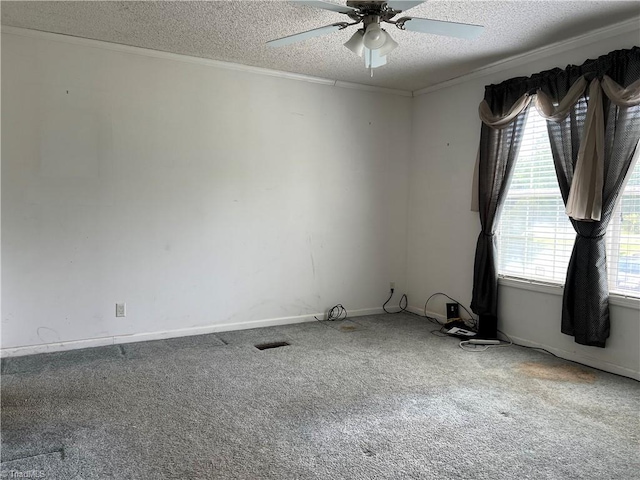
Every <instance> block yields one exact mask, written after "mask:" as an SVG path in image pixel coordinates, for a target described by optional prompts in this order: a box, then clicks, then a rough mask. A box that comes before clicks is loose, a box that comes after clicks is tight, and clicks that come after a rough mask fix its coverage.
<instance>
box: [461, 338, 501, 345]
mask: <svg viewBox="0 0 640 480" xmlns="http://www.w3.org/2000/svg"><path fill="white" fill-rule="evenodd" d="M469 343H470V344H472V345H500V340H483V339H481V338H472V339H470V340H469Z"/></svg>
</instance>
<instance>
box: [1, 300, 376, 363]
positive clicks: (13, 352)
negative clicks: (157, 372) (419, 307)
mask: <svg viewBox="0 0 640 480" xmlns="http://www.w3.org/2000/svg"><path fill="white" fill-rule="evenodd" d="M379 313H384V312H383V310H382V308H362V309H359V310H347V314H348V315H349V316H350V317H361V316H364V315H377V314H379ZM324 315H325V314H324V313H311V314H307V315H297V316H293V317H277V318H267V319H262V320H249V321H246V322H234V323H222V324H213V325H204V326H198V327H190V328H180V329H175V330H161V331H157V332H144V333H134V334H129V335H114V336H110V337H99V338H87V339H83V340H71V341H68V342H57V343H42V344H38V345H24V346H19V347H8V348H3V349H1V350H0V357H2V358H5V357H21V356H24V355H35V354H38V353H53V352H62V351H66V350H78V349H81V348H91V347H104V346H106V345H119V344H122V343H133V342H146V341H149V340H163V339H166V338H177V337H189V336H192V335H205V334H207V333H217V332H228V331H230V330H247V329H250V328H262V327H274V326H278V325H290V324H294V323H305V322H315V321H316V319H315V318H314V317H318V318H323V316H324Z"/></svg>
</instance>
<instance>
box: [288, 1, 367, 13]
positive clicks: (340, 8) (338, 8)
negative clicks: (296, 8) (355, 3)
mask: <svg viewBox="0 0 640 480" xmlns="http://www.w3.org/2000/svg"><path fill="white" fill-rule="evenodd" d="M290 1H291V3H295V4H297V5H307V6H309V7H316V8H322V9H323V10H331V11H332V12H338V13H352V12H356V11H357V10H356V9H355V8H351V7H347V6H346V5H338V4H337V3H329V2H322V1H320V0H290Z"/></svg>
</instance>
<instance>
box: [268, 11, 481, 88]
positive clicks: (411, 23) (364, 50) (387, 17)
mask: <svg viewBox="0 0 640 480" xmlns="http://www.w3.org/2000/svg"><path fill="white" fill-rule="evenodd" d="M291 3H294V4H299V5H308V6H310V7H316V8H322V9H324V10H331V11H332V12H338V13H343V14H345V15H347V16H348V17H349V18H350V19H351V20H353V22H338V23H332V24H331V25H327V26H324V27H320V28H314V29H313V30H308V31H306V32H300V33H296V34H294V35H289V36H288V37H283V38H278V39H276V40H271V41H269V42H267V45H268V46H270V47H283V46H285V45H291V44H292V43H297V42H302V41H303V40H307V39H309V38H313V37H319V36H321V35H326V34H328V33H332V32H335V31H338V30H342V29H344V28H347V27H350V26H352V25H358V24H360V23H362V24H363V26H362V28H360V29H358V30H357V31H356V32H355V33H354V34H353V36H352V37H351V38H350V39H349V41H347V42H346V43H345V44H344V46H345V47H347V48H348V49H349V50H351V51H352V52H353V53H355V54H356V55H358V56H359V57H364V64H365V67H366V68H369V69H370V71H371V76H373V69H374V68H377V67H381V66H382V65H385V64H386V63H387V55H388V54H389V53H390V52H391V51H392V50H393V49H395V48H396V47H397V46H398V43H397V42H396V41H395V40H394V39H393V38H391V35H389V34H388V33H387V32H386V31H385V30H383V29H382V27H381V26H380V24H381V23H382V22H384V23H389V24H391V25H395V26H396V27H398V28H399V29H400V30H408V31H410V32H420V33H431V34H434V35H445V36H449V37H458V38H466V39H471V38H476V37H477V36H478V35H480V33H481V32H482V29H483V28H484V27H482V26H481V25H471V24H467V23H456V22H445V21H442V20H430V19H427V18H415V17H401V18H398V19H397V20H393V18H394V17H396V16H397V15H399V14H400V13H402V12H404V11H405V10H408V9H410V8H413V7H415V6H417V5H420V4H421V3H424V1H403V0H387V1H366V0H365V1H361V0H353V1H351V0H349V1H347V5H346V6H345V5H339V4H337V3H329V2H323V1H320V0H315V1H314V0H311V1H309V0H293V1H291Z"/></svg>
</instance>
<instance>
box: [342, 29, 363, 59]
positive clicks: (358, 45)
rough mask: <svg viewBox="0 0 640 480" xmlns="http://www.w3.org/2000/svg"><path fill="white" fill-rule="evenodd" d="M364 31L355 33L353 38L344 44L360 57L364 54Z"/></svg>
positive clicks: (360, 30)
mask: <svg viewBox="0 0 640 480" xmlns="http://www.w3.org/2000/svg"><path fill="white" fill-rule="evenodd" d="M363 37H364V29H362V28H361V29H359V30H358V31H356V33H354V34H353V35H352V36H351V38H350V39H349V40H348V41H347V42H346V43H345V44H344V46H345V47H347V48H348V49H349V50H351V51H352V52H353V53H355V54H356V55H358V56H359V57H361V56H362V53H363V52H364V38H363Z"/></svg>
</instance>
